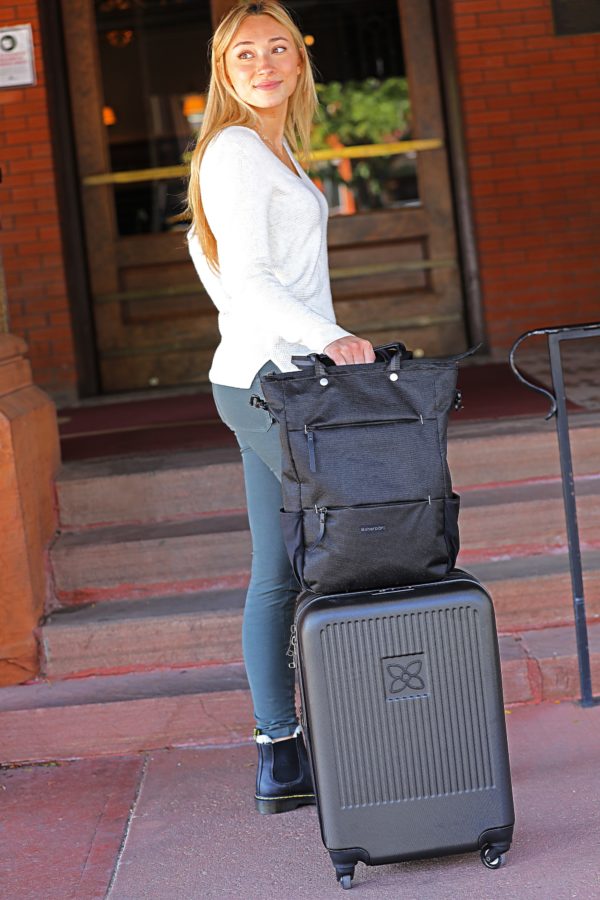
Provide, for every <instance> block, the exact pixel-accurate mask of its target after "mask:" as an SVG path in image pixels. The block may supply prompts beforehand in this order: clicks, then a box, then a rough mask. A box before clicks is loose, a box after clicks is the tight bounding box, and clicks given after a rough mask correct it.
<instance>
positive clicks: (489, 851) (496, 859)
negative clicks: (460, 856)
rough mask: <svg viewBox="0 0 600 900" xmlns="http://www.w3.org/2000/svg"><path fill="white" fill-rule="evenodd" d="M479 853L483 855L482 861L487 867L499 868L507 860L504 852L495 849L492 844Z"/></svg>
mask: <svg viewBox="0 0 600 900" xmlns="http://www.w3.org/2000/svg"><path fill="white" fill-rule="evenodd" d="M479 855H480V856H481V862H482V863H483V864H484V866H485V867H486V868H487V869H499V868H500V866H503V865H504V863H505V861H506V859H505V856H504V854H503V853H500V852H499V851H498V850H494V848H493V847H491V846H488V847H484V848H483V849H482V851H481V853H480V854H479Z"/></svg>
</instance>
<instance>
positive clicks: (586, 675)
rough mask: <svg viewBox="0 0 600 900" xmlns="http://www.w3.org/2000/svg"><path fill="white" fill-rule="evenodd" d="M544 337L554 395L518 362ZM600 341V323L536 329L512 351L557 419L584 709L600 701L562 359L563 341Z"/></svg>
mask: <svg viewBox="0 0 600 900" xmlns="http://www.w3.org/2000/svg"><path fill="white" fill-rule="evenodd" d="M534 335H543V336H545V337H547V339H548V353H549V356H550V371H551V373H552V391H548V390H546V388H543V387H540V386H539V385H537V384H533V382H531V381H529V380H528V379H527V378H525V376H524V375H523V374H522V372H520V371H519V369H518V367H517V364H516V362H515V355H516V352H517V349H518V347H519V346H520V345H521V344H522V343H523V341H525V340H526V339H527V338H529V337H533V336H534ZM589 337H600V322H588V323H587V324H584V325H559V326H556V327H553V328H536V329H534V330H533V331H526V332H525V333H524V334H522V335H521V336H520V337H519V338H517V340H516V341H515V342H514V344H513V345H512V347H511V350H510V354H509V362H510V367H511V369H512V370H513V372H514V373H515V375H516V376H517V378H518V379H519V381H520V382H521V383H522V384H524V385H526V386H527V387H529V388H531V389H532V390H534V391H537V392H538V393H540V394H543V395H544V396H546V397H547V398H548V399H549V400H550V404H551V405H550V412H549V413H548V414H547V415H546V419H551V418H552V417H553V416H554V417H556V432H557V437H558V450H559V456H560V471H561V478H562V488H563V502H564V507H565V519H566V526H567V542H568V545H569V568H570V570H571V589H572V594H573V613H574V617H575V638H576V641H577V658H578V661H579V682H580V687H581V700H580V703H581V705H582V706H585V707H589V706H596V705H597V704H599V703H600V698H595V697H594V695H593V692H592V671H591V665H590V651H589V641H588V631H587V622H586V618H585V598H584V590H583V568H582V563H581V544H580V541H579V528H578V525H577V505H576V500H575V480H574V477H573V458H572V454H571V442H570V439H569V418H568V413H567V398H566V394H565V382H564V376H563V370H562V359H561V355H560V343H561V341H572V340H579V339H581V338H589Z"/></svg>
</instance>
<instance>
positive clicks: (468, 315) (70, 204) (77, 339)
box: [40, 0, 487, 397]
mask: <svg viewBox="0 0 600 900" xmlns="http://www.w3.org/2000/svg"><path fill="white" fill-rule="evenodd" d="M207 2H209V0H207ZM402 2H403V0H398V4H399V5H401V3H402ZM429 2H430V3H431V10H432V20H433V28H434V37H435V42H436V49H437V54H438V63H439V70H440V78H439V83H440V96H441V101H442V105H443V113H444V118H445V124H446V132H447V150H448V159H449V165H450V170H451V179H450V181H451V189H452V193H453V200H454V203H453V206H454V211H455V217H456V235H457V241H458V262H459V268H460V276H461V280H462V285H463V291H464V297H465V324H466V329H467V334H468V337H469V340H470V341H471V342H472V343H483V345H484V348H485V347H486V346H487V336H486V330H485V322H484V314H483V303H482V290H481V279H480V266H479V259H478V254H477V244H476V237H475V225H474V218H473V207H472V198H471V192H470V184H469V177H468V158H467V152H466V143H465V135H464V127H463V117H462V105H461V98H460V89H459V80H458V66H457V56H456V41H455V35H454V28H453V18H452V6H451V0H429ZM230 3H231V0H212V4H211V5H212V10H213V21H214V22H215V24H217V23H218V20H219V19H220V17H221V16H222V14H223V13H224V12H225V11H226V8H227V6H228V5H230ZM67 5H68V6H69V7H71V9H72V10H75V8H76V7H79V10H78V12H82V11H83V12H84V13H86V14H87V16H89V15H90V14H91V5H92V4H91V0H68V3H67ZM45 6H48V5H44V4H41V7H40V27H41V36H42V45H43V52H44V58H45V65H46V72H47V73H50V72H51V75H52V77H47V88H48V108H49V113H50V117H51V121H52V122H53V128H52V129H51V133H52V146H53V153H54V165H55V172H56V183H57V198H58V205H59V211H60V218H61V235H62V241H63V254H64V257H65V260H67V259H68V260H69V265H68V266H67V265H65V278H66V284H67V294H68V300H69V307H70V311H71V321H72V330H73V340H74V345H75V353H76V365H77V384H78V393H79V396H80V397H90V396H96V395H98V394H99V392H100V377H99V368H98V351H97V342H96V329H95V326H94V313H93V303H92V292H91V287H90V261H89V258H88V254H87V246H86V241H85V228H84V216H83V209H82V206H83V202H84V198H83V190H84V189H83V188H82V186H81V176H80V172H79V167H78V163H77V153H76V149H75V126H74V122H73V111H74V110H73V106H74V104H73V102H72V98H71V95H70V91H69V82H68V75H67V73H68V66H69V60H68V57H67V49H66V40H65V31H66V28H67V27H68V26H69V25H73V22H71V23H65V21H64V17H63V16H64V12H63V4H58V5H57V6H58V9H57V10H54V11H52V12H51V11H50V8H49V6H48V8H47V9H46V8H45ZM73 18H75V16H73ZM75 27H76V26H75ZM79 33H80V34H81V31H80V32H79ZM88 51H89V52H88V54H87V55H88V59H89V58H90V57H91V56H93V48H88ZM89 99H90V97H89V95H88V100H89ZM102 168H103V167H102V166H101V167H100V169H102ZM100 169H99V170H100ZM101 193H104V192H101ZM96 197H97V200H96V202H98V200H99V199H100V198H99V196H98V193H96ZM92 202H94V201H92ZM101 205H102V206H103V207H104V208H103V209H102V211H101V215H102V217H104V216H106V215H108V216H110V215H111V212H110V211H109V210H108V209H107V208H106V205H105V203H103V202H102V201H101Z"/></svg>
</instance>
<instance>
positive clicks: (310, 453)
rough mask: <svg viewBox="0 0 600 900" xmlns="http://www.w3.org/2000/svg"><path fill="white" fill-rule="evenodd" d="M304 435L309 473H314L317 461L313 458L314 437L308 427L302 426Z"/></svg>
mask: <svg viewBox="0 0 600 900" xmlns="http://www.w3.org/2000/svg"><path fill="white" fill-rule="evenodd" d="M304 433H305V434H306V440H307V441H308V464H309V467H310V471H311V472H316V471H317V460H316V458H315V435H314V433H313V431H312V430H311V429H310V428H309V427H308V425H305V426H304Z"/></svg>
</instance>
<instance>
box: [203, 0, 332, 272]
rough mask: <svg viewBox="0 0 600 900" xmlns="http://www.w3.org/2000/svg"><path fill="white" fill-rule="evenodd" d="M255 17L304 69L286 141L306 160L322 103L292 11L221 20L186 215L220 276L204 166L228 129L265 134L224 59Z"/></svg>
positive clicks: (270, 2) (273, 5) (252, 7)
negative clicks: (283, 36)
mask: <svg viewBox="0 0 600 900" xmlns="http://www.w3.org/2000/svg"><path fill="white" fill-rule="evenodd" d="M250 16H271V18H272V19H275V21H276V22H279V24H280V25H283V26H284V27H285V28H287V30H288V31H289V32H290V34H291V36H292V40H293V41H294V44H295V46H296V49H297V50H298V53H299V54H300V57H301V60H302V66H301V70H300V74H299V76H298V83H297V84H296V89H295V90H294V93H293V94H292V95H291V97H290V98H289V101H288V108H287V116H286V122H285V128H284V135H285V138H286V140H287V141H288V143H289V145H290V147H291V148H292V150H293V152H294V153H296V154H300V160H301V161H302V158H303V157H305V156H306V154H307V153H308V149H309V146H310V132H311V126H312V121H313V118H314V115H315V111H316V109H317V105H318V100H317V95H316V91H315V82H314V77H313V72H312V68H311V62H310V58H309V55H308V53H307V51H306V48H305V46H304V40H303V38H302V34H301V33H300V30H299V28H298V27H297V26H296V24H295V23H294V21H293V20H292V18H291V16H290V14H289V13H288V11H287V10H286V9H285V8H284V7H283V6H282V5H281V4H280V3H277V2H276V0H258V2H256V3H245V2H242V3H238V5H237V6H234V7H233V9H231V10H230V11H229V12H228V13H227V14H226V15H225V16H224V17H223V19H222V20H221V22H220V24H219V26H218V28H217V29H216V31H215V33H214V35H213V37H212V41H211V76H210V85H209V88H208V98H207V101H206V109H205V113H204V119H203V121H202V127H201V129H200V134H199V136H198V140H197V142H196V146H195V148H194V151H193V153H192V157H191V162H190V167H191V171H190V179H189V183H188V193H187V210H186V213H187V214H188V216H189V218H190V219H191V220H192V225H191V226H190V231H194V232H195V233H196V234H197V235H198V239H199V241H200V245H201V247H202V250H203V253H204V255H205V257H206V260H207V262H208V264H209V266H210V267H211V269H213V271H215V272H217V271H218V268H219V255H218V251H217V242H216V239H215V236H214V234H213V233H212V231H211V228H210V225H209V224H208V221H207V219H206V215H205V213H204V208H203V206H202V196H201V193H200V165H201V163H202V157H203V156H204V153H205V151H206V148H207V146H208V144H209V143H210V141H211V140H212V138H213V137H214V136H215V135H216V134H218V132H219V131H222V130H223V128H227V127H228V126H229V125H245V126H246V127H248V128H252V129H254V130H255V131H258V132H260V118H259V116H258V115H257V113H256V112H255V111H254V109H253V108H252V107H251V106H250V105H249V104H247V103H245V102H244V101H243V100H242V99H241V98H240V97H238V95H237V94H236V93H235V91H234V89H233V87H232V86H231V84H230V83H229V80H228V78H227V73H226V69H225V53H226V51H227V49H228V47H229V46H230V44H231V42H232V40H233V38H234V37H235V35H236V34H237V31H238V29H239V28H240V26H241V25H242V23H243V22H244V21H245V20H246V19H248V18H249V17H250Z"/></svg>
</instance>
